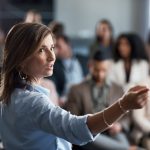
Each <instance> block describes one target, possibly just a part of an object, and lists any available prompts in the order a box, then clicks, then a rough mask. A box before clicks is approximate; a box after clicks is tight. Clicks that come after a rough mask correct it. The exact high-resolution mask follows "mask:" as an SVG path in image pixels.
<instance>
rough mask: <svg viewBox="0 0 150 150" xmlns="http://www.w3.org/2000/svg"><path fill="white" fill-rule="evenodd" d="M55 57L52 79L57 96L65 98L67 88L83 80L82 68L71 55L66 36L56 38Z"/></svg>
mask: <svg viewBox="0 0 150 150" xmlns="http://www.w3.org/2000/svg"><path fill="white" fill-rule="evenodd" d="M56 57H57V60H56V62H55V65H54V68H55V69H54V74H53V76H52V78H53V80H54V82H55V84H56V88H57V91H58V93H59V95H60V96H61V97H63V98H65V96H66V94H67V93H68V90H69V88H70V87H71V86H72V85H73V84H76V83H79V82H81V80H82V79H83V72H82V68H81V66H80V63H79V61H78V60H77V59H76V57H75V56H74V55H73V51H72V48H71V44H70V40H69V38H68V37H67V36H66V35H59V36H57V37H56Z"/></svg>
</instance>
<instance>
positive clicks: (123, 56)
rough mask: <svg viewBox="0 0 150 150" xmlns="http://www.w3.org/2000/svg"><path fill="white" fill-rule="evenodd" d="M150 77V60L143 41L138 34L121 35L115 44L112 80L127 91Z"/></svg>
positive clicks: (111, 72) (111, 70)
mask: <svg viewBox="0 0 150 150" xmlns="http://www.w3.org/2000/svg"><path fill="white" fill-rule="evenodd" d="M148 75H149V64H148V58H147V54H146V50H145V47H144V43H143V41H142V39H141V38H140V37H139V36H138V35H137V34H127V33H125V34H121V35H120V36H119V37H118V39H117V41H116V44H115V49H114V64H113V65H112V68H111V69H110V72H109V78H110V80H111V81H113V82H115V83H117V84H118V85H120V86H122V87H123V89H124V91H127V90H128V89H129V88H130V87H132V86H134V85H136V84H137V83H139V82H142V81H143V80H145V79H146V78H147V77H148Z"/></svg>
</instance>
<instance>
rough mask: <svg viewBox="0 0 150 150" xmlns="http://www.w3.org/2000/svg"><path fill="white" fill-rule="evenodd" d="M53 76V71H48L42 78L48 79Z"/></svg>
mask: <svg viewBox="0 0 150 150" xmlns="http://www.w3.org/2000/svg"><path fill="white" fill-rule="evenodd" d="M52 75H53V71H49V72H47V73H46V74H45V75H44V77H49V76H52Z"/></svg>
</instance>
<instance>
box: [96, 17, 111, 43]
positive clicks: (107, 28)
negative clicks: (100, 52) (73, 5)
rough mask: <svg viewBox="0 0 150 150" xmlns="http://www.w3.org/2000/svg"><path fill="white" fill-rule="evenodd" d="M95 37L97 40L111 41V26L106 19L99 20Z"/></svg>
mask: <svg viewBox="0 0 150 150" xmlns="http://www.w3.org/2000/svg"><path fill="white" fill-rule="evenodd" d="M96 37H97V40H98V41H109V42H112V38H113V28H112V25H111V23H110V22H109V21H108V20H105V19H104V20H101V21H99V22H98V23H97V25H96Z"/></svg>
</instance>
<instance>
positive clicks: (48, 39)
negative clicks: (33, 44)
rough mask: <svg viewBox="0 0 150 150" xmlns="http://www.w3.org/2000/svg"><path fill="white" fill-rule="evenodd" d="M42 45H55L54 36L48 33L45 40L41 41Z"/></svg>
mask: <svg viewBox="0 0 150 150" xmlns="http://www.w3.org/2000/svg"><path fill="white" fill-rule="evenodd" d="M40 45H45V46H48V47H51V46H52V45H54V40H53V38H52V36H51V35H50V34H49V35H47V36H46V37H45V38H44V39H43V41H41V44H40Z"/></svg>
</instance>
